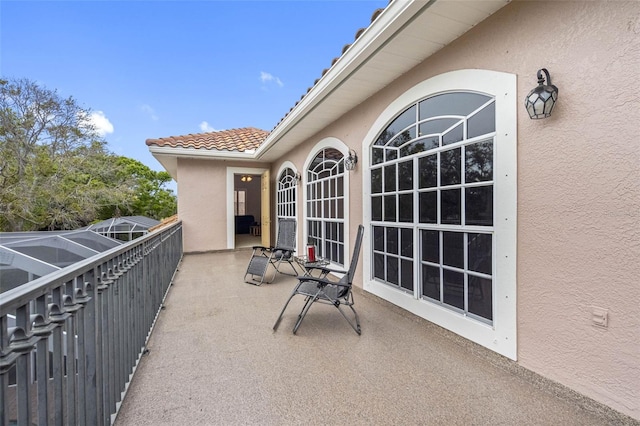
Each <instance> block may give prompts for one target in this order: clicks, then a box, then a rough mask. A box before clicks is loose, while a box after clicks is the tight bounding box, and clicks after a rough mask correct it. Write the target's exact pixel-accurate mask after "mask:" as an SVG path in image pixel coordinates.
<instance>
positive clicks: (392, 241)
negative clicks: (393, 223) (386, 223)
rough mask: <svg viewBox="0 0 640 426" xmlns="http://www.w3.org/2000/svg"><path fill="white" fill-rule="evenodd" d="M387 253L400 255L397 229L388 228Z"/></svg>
mask: <svg viewBox="0 0 640 426" xmlns="http://www.w3.org/2000/svg"><path fill="white" fill-rule="evenodd" d="M387 253H393V254H398V229H397V228H387Z"/></svg>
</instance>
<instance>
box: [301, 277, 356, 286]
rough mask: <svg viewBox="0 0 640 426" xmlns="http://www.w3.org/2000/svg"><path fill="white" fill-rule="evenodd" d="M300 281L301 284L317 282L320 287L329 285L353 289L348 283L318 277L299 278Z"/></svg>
mask: <svg viewBox="0 0 640 426" xmlns="http://www.w3.org/2000/svg"><path fill="white" fill-rule="evenodd" d="M298 280H300V282H312V281H313V282H316V283H318V286H319V287H320V286H322V287H324V286H327V285H335V286H338V287H351V284H348V283H341V282H339V281H331V280H328V279H326V278H317V277H298Z"/></svg>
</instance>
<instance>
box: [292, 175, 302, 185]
mask: <svg viewBox="0 0 640 426" xmlns="http://www.w3.org/2000/svg"><path fill="white" fill-rule="evenodd" d="M301 180H302V177H301V176H300V173H298V172H296V174H295V175H293V179H292V182H293V184H294V185H297V184H299V183H300V181H301Z"/></svg>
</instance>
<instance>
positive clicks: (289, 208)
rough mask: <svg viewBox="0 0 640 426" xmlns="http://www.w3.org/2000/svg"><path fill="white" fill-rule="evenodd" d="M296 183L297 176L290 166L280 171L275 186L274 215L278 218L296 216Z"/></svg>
mask: <svg viewBox="0 0 640 426" xmlns="http://www.w3.org/2000/svg"><path fill="white" fill-rule="evenodd" d="M297 184H298V178H297V177H296V173H295V171H294V170H293V169H292V168H290V167H287V168H285V169H284V170H283V171H282V172H281V173H280V176H279V177H278V187H277V188H276V199H277V203H276V215H277V216H278V219H280V218H293V219H295V218H296V200H297V197H298V191H297V189H298V186H297Z"/></svg>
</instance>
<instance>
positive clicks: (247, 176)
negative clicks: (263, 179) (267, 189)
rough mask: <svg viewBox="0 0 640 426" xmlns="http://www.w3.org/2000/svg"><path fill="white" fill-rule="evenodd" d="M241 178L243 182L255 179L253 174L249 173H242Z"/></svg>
mask: <svg viewBox="0 0 640 426" xmlns="http://www.w3.org/2000/svg"><path fill="white" fill-rule="evenodd" d="M240 180H241V181H243V182H251V181H252V180H253V178H252V177H251V176H249V175H242V177H241V178H240Z"/></svg>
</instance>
